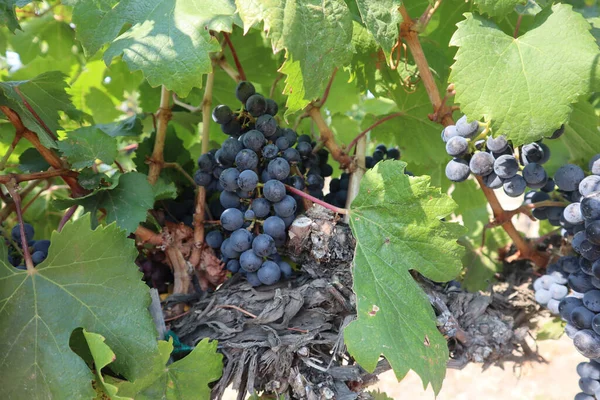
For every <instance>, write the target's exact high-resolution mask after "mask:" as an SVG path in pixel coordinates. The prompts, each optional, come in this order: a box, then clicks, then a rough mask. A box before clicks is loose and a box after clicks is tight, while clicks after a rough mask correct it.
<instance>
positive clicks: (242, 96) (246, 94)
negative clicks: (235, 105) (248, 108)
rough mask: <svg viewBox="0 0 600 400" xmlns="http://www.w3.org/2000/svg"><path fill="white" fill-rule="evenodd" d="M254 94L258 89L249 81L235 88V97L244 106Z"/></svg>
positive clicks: (242, 82)
mask: <svg viewBox="0 0 600 400" xmlns="http://www.w3.org/2000/svg"><path fill="white" fill-rule="evenodd" d="M254 93H256V89H255V88H254V85H253V84H252V83H250V82H248V81H241V82H240V83H238V84H237V86H236V88H235V97H237V99H238V100H239V101H240V102H242V103H244V104H245V103H246V101H248V99H249V98H250V96H252V95H253V94H254Z"/></svg>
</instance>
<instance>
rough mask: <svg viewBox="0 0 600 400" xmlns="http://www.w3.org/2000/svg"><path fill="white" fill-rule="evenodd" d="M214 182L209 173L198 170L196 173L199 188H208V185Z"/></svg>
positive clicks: (195, 177) (195, 180) (195, 178)
mask: <svg viewBox="0 0 600 400" xmlns="http://www.w3.org/2000/svg"><path fill="white" fill-rule="evenodd" d="M212 180H213V176H212V174H209V173H208V172H204V171H202V170H196V172H194V182H196V185H198V186H204V187H207V186H208V185H210V183H211V182H212Z"/></svg>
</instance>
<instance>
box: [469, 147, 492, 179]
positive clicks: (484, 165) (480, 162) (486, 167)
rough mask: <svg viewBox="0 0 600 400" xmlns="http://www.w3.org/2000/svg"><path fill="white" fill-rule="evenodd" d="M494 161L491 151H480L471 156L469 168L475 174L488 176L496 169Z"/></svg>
mask: <svg viewBox="0 0 600 400" xmlns="http://www.w3.org/2000/svg"><path fill="white" fill-rule="evenodd" d="M494 161H495V160H494V157H493V156H492V155H491V154H490V153H486V152H483V151H480V152H478V153H475V154H473V157H471V161H470V162H469V168H470V169H471V172H472V173H473V174H475V175H479V176H486V175H488V174H489V173H491V172H492V171H493V170H494Z"/></svg>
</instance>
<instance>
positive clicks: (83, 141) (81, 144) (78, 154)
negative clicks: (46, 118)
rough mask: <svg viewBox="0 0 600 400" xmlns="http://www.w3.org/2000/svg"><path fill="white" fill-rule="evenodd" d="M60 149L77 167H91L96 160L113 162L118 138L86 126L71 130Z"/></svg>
mask: <svg viewBox="0 0 600 400" xmlns="http://www.w3.org/2000/svg"><path fill="white" fill-rule="evenodd" d="M58 149H59V150H60V152H61V153H62V154H63V155H64V156H65V157H67V160H68V161H69V163H70V164H71V166H72V167H73V168H75V169H79V168H85V167H91V166H92V165H94V164H95V162H96V160H102V162H104V163H105V164H112V162H113V161H114V160H115V158H116V157H117V140H116V139H115V138H112V137H110V136H108V135H107V134H106V133H104V132H102V131H101V130H100V129H98V128H96V127H93V126H86V127H84V128H79V129H77V130H74V131H72V132H69V133H68V135H67V137H66V138H65V139H64V140H61V141H59V142H58Z"/></svg>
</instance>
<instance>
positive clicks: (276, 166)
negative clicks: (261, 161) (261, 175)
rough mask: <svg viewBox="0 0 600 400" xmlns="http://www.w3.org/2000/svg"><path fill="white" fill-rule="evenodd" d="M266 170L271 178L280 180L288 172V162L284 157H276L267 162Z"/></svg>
mask: <svg viewBox="0 0 600 400" xmlns="http://www.w3.org/2000/svg"><path fill="white" fill-rule="evenodd" d="M267 171H269V175H271V176H272V177H273V178H275V179H277V180H280V181H282V180H284V179H285V178H287V177H288V175H289V174H290V164H289V163H288V162H287V160H286V159H285V158H282V157H277V158H275V159H274V160H271V161H270V162H269V165H268V167H267Z"/></svg>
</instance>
